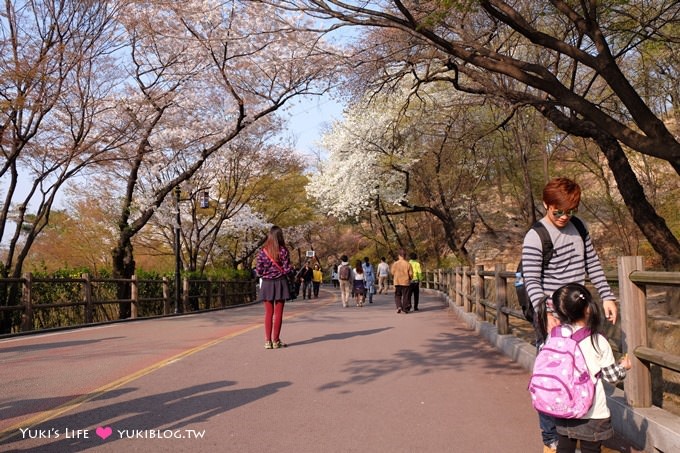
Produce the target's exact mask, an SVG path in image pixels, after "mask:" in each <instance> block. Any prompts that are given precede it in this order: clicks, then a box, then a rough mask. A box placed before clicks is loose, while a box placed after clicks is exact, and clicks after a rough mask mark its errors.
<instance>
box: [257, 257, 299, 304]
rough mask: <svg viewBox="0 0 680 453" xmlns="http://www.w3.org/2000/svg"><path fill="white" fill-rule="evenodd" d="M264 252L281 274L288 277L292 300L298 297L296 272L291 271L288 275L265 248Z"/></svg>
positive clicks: (287, 281)
mask: <svg viewBox="0 0 680 453" xmlns="http://www.w3.org/2000/svg"><path fill="white" fill-rule="evenodd" d="M262 251H263V252H264V254H265V255H267V258H269V261H271V262H272V264H273V265H274V266H276V267H277V268H278V269H279V270H280V271H281V273H282V274H283V275H284V276H285V277H286V283H288V294H289V295H290V298H291V299H295V298H296V297H297V296H296V294H295V272H294V271H290V272H288V273H287V274H286V273H284V272H283V267H281V265H280V264H279V263H278V262H276V261H274V260H273V259H272V257H271V256H269V253H267V250H265V249H264V248H263V249H262Z"/></svg>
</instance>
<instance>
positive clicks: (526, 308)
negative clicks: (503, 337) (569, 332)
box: [515, 217, 588, 330]
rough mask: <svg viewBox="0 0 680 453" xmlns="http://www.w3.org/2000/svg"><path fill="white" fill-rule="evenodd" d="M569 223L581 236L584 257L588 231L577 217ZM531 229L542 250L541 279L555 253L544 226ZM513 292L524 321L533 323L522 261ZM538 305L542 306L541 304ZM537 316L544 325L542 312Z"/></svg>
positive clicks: (533, 226) (532, 308) (539, 225)
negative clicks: (536, 234)
mask: <svg viewBox="0 0 680 453" xmlns="http://www.w3.org/2000/svg"><path fill="white" fill-rule="evenodd" d="M571 223H573V224H574V226H575V227H576V229H577V230H578V234H579V235H580V236H581V239H583V253H584V255H585V247H586V245H585V244H586V236H588V230H587V229H586V226H585V225H584V224H583V222H582V221H581V220H580V219H578V218H577V217H572V218H571ZM531 229H532V230H536V233H538V237H540V238H541V247H542V250H543V264H542V266H541V278H542V277H543V270H544V269H545V268H546V267H548V263H550V259H551V258H552V257H553V253H554V252H555V250H554V246H553V243H552V239H550V234H549V233H548V230H547V229H546V228H545V225H543V224H542V223H541V222H536V223H534V224H533V225H532V226H531ZM515 291H516V292H517V300H518V301H519V305H520V307H522V313H523V314H524V319H526V320H527V321H529V322H531V323H533V322H534V317H535V316H534V315H535V313H534V306H533V305H532V303H531V301H530V300H529V294H527V289H526V287H525V286H524V278H523V276H522V260H520V261H519V264H518V265H517V271H516V274H515ZM540 305H544V304H543V303H541V304H540ZM541 308H543V307H541ZM538 315H539V316H538V320H539V321H540V322H542V323H543V324H545V313H544V312H543V310H542V312H541V313H539V314H538ZM539 327H540V325H539ZM543 330H545V329H543Z"/></svg>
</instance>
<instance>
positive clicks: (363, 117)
mask: <svg viewBox="0 0 680 453" xmlns="http://www.w3.org/2000/svg"><path fill="white" fill-rule="evenodd" d="M401 86H402V87H404V86H410V84H408V85H401ZM367 99H368V98H367ZM462 111H465V112H466V113H467V115H463V114H461V112H462ZM500 121H501V118H496V114H495V112H494V109H493V107H492V106H485V105H477V104H475V103H474V102H473V101H472V98H470V97H469V96H464V95H455V93H454V95H453V96H452V92H451V91H450V90H447V89H446V88H445V87H444V86H442V85H439V86H437V85H428V86H427V87H423V88H421V90H420V91H419V92H418V96H414V93H413V92H411V91H410V90H407V89H401V90H395V91H392V92H390V94H389V96H386V95H372V96H370V100H364V101H363V102H361V103H358V104H356V105H353V106H352V107H351V109H349V110H348V111H347V112H346V115H345V118H344V120H342V121H338V122H336V123H335V125H334V126H333V128H332V130H331V131H330V132H329V133H328V134H326V135H325V136H324V141H323V144H324V146H325V148H326V149H327V150H328V160H327V161H325V162H324V163H322V165H321V166H320V168H319V170H318V173H316V174H315V175H313V176H312V178H311V182H310V185H309V187H308V193H309V194H310V196H312V197H314V198H315V200H316V201H317V203H318V205H319V206H320V208H321V209H322V210H323V211H324V212H326V213H327V214H329V215H334V216H337V217H338V218H341V219H342V218H354V219H359V218H360V217H362V216H363V215H366V214H373V215H376V216H378V218H379V219H380V220H381V221H382V222H383V224H384V225H383V227H381V228H380V231H383V232H385V233H384V234H385V237H384V240H385V242H386V243H388V242H390V241H391V240H396V241H397V242H398V245H400V246H404V245H408V246H409V248H413V244H404V243H403V242H402V239H401V238H400V237H399V234H398V231H397V228H396V227H395V226H394V225H393V224H392V219H394V218H398V217H403V216H406V215H412V214H416V213H418V214H419V215H425V217H424V219H425V220H429V222H433V221H434V222H436V223H437V224H439V225H440V227H441V230H442V232H443V234H442V235H441V237H442V238H443V241H445V242H446V244H447V245H448V248H449V250H450V251H451V252H453V253H454V254H455V255H456V256H457V257H458V259H459V260H460V261H461V262H464V263H469V262H471V257H470V256H469V252H468V250H467V248H466V244H467V241H468V240H469V239H470V237H471V236H472V233H473V232H474V229H475V227H476V225H477V224H478V222H479V221H480V219H481V217H482V216H483V212H484V208H483V207H482V208H479V207H478V206H480V205H481V206H483V205H484V203H483V201H484V197H485V194H484V192H483V191H480V190H479V189H478V188H479V185H480V182H481V181H483V180H484V179H485V178H486V177H487V175H488V169H489V168H490V165H491V163H492V162H494V160H495V157H496V154H495V153H497V152H499V151H500V150H499V145H498V144H497V143H495V142H494V139H495V138H497V136H498V134H499V132H498V124H499V123H500ZM482 221H483V219H482ZM388 233H389V235H392V237H389V235H388ZM406 236H410V235H406Z"/></svg>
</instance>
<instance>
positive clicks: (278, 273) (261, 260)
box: [255, 247, 293, 280]
mask: <svg viewBox="0 0 680 453" xmlns="http://www.w3.org/2000/svg"><path fill="white" fill-rule="evenodd" d="M279 266H280V267H281V268H280V269H279ZM279 266H277V265H276V264H274V263H273V262H272V261H271V260H270V259H269V257H268V256H267V254H266V253H265V252H264V249H260V252H259V253H258V255H257V264H256V266H255V272H256V273H257V275H258V276H259V277H261V278H266V279H268V280H274V279H276V278H280V277H283V276H284V275H287V274H289V273H290V272H291V271H292V270H293V267H292V266H291V265H290V255H289V254H288V249H286V248H285V247H281V248H280V249H279ZM282 270H283V271H282Z"/></svg>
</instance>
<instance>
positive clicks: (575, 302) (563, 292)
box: [552, 283, 602, 349]
mask: <svg viewBox="0 0 680 453" xmlns="http://www.w3.org/2000/svg"><path fill="white" fill-rule="evenodd" d="M552 300H553V305H554V306H555V314H556V315H557V317H558V318H560V321H562V322H564V323H568V324H573V323H575V322H578V321H582V320H586V326H587V327H588V328H589V329H590V332H591V333H593V334H596V333H601V332H600V329H601V327H602V313H601V311H600V306H599V305H598V304H597V303H595V301H594V300H593V296H592V295H591V294H590V291H588V289H587V288H586V287H585V286H583V285H580V284H578V283H569V284H568V285H564V286H562V287H561V288H559V289H558V290H557V291H555V292H554V293H553V295H552ZM588 309H590V316H588ZM593 337H594V335H593V336H591V338H590V341H591V343H592V344H593V347H595V349H597V343H595V339H594V338H593Z"/></svg>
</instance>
